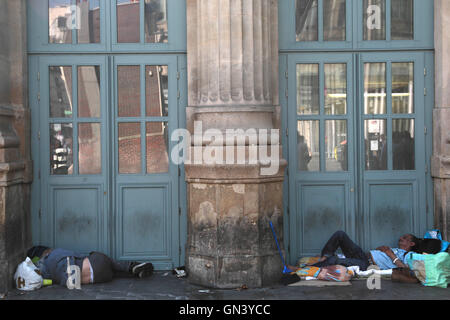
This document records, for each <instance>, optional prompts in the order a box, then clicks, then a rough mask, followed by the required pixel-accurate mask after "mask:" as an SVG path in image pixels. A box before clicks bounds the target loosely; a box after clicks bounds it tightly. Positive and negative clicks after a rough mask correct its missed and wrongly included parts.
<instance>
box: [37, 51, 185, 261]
mask: <svg viewBox="0 0 450 320" xmlns="http://www.w3.org/2000/svg"><path fill="white" fill-rule="evenodd" d="M33 78H34V79H37V78H39V86H40V92H41V93H40V96H41V101H40V110H39V121H38V122H39V123H38V124H37V127H39V129H38V133H37V136H38V137H39V140H38V144H39V149H40V159H39V162H40V169H39V172H38V174H37V179H36V180H39V179H40V188H41V190H40V191H41V199H40V208H41V209H40V210H41V219H40V224H41V228H40V229H41V241H40V242H41V243H42V244H44V245H48V246H51V247H63V248H67V249H73V250H76V251H79V252H81V253H83V254H88V253H89V252H91V251H94V250H95V251H100V252H104V253H106V254H108V255H110V256H112V257H114V258H116V259H119V260H139V261H145V260H147V261H151V262H152V263H154V265H155V267H156V268H157V269H171V268H173V267H174V266H179V265H180V263H181V261H180V249H179V248H180V230H179V198H178V197H179V180H178V179H179V169H178V167H177V166H176V165H173V164H172V163H171V162H170V159H169V152H170V150H171V147H172V143H173V142H171V141H169V137H170V133H171V132H172V131H173V130H175V129H176V128H178V126H179V124H178V98H177V97H178V95H179V93H178V78H179V76H178V57H177V56H176V55H165V56H163V55H147V56H145V57H144V56H135V55H133V56H132V55H120V56H112V57H105V56H88V55H86V56H79V55H77V56H57V57H54V56H52V57H41V58H39V76H37V75H36V77H34V76H33Z"/></svg>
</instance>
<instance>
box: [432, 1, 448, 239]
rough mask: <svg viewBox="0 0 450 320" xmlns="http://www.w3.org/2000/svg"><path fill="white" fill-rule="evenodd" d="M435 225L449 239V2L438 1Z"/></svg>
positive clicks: (436, 33) (434, 111)
mask: <svg viewBox="0 0 450 320" xmlns="http://www.w3.org/2000/svg"><path fill="white" fill-rule="evenodd" d="M434 6H435V7H434V12H435V18H434V19H435V24H434V26H435V31H434V32H435V90H436V92H435V108H434V110H433V157H432V168H431V173H432V176H433V180H434V204H435V212H434V225H435V227H437V228H439V229H440V230H441V231H442V232H443V234H444V237H445V238H446V239H449V238H450V34H449V32H448V26H449V25H450V2H449V1H448V0H435V1H434Z"/></svg>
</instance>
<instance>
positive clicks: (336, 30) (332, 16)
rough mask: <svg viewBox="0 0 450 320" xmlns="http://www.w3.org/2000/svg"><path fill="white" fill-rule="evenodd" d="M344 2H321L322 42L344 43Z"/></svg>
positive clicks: (335, 0)
mask: <svg viewBox="0 0 450 320" xmlns="http://www.w3.org/2000/svg"><path fill="white" fill-rule="evenodd" d="M346 18H347V17H346V10H345V0H324V1H323V40H325V41H345V29H346Z"/></svg>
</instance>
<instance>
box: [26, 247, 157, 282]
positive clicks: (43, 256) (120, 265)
mask: <svg viewBox="0 0 450 320" xmlns="http://www.w3.org/2000/svg"><path fill="white" fill-rule="evenodd" d="M27 256H28V257H29V258H30V259H32V260H33V262H35V263H36V264H37V266H38V268H39V270H40V272H41V274H42V277H43V278H44V279H51V280H52V281H53V283H58V284H60V285H63V286H65V285H66V284H67V280H68V279H69V277H70V276H71V274H69V272H68V270H71V269H70V267H71V266H74V267H78V268H79V270H80V272H81V274H80V275H79V276H80V277H81V279H80V281H81V284H89V283H103V282H108V281H111V280H112V279H113V278H115V277H138V278H144V277H148V276H151V275H152V274H153V265H152V264H151V263H150V262H143V263H140V262H135V261H115V260H113V259H111V258H109V257H108V256H107V255H105V254H103V253H100V252H91V253H90V254H89V255H88V256H84V255H81V254H78V253H76V252H74V251H71V250H65V249H60V248H58V249H51V248H48V247H44V246H35V247H32V248H30V249H29V250H28V251H27Z"/></svg>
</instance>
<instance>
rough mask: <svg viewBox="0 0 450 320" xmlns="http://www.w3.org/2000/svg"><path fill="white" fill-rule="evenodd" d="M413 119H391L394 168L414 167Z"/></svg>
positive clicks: (405, 168) (409, 168)
mask: <svg viewBox="0 0 450 320" xmlns="http://www.w3.org/2000/svg"><path fill="white" fill-rule="evenodd" d="M414 139H415V137H414V119H394V120H392V154H393V162H394V164H393V168H394V170H414V169H415V148H414V145H415V144H414Z"/></svg>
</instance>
